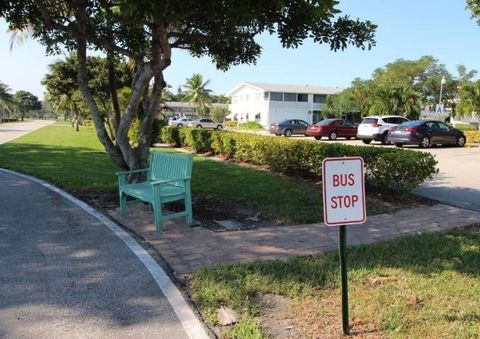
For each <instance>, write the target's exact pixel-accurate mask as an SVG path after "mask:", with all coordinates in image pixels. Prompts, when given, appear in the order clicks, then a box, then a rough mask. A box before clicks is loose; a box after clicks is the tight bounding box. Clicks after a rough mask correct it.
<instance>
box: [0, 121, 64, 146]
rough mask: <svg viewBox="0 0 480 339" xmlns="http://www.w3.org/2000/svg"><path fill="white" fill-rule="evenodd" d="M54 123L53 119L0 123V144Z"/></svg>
mask: <svg viewBox="0 0 480 339" xmlns="http://www.w3.org/2000/svg"><path fill="white" fill-rule="evenodd" d="M54 123H55V121H53V120H33V121H24V122H12V123H4V124H0V145H1V144H4V143H7V142H9V141H12V140H14V139H16V138H19V137H21V136H24V135H26V134H28V133H30V132H33V131H35V130H37V129H40V128H42V127H45V126H48V125H52V124H54Z"/></svg>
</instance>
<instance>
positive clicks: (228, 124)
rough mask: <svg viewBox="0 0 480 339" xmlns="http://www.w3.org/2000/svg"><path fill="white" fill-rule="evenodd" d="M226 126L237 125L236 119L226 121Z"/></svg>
mask: <svg viewBox="0 0 480 339" xmlns="http://www.w3.org/2000/svg"><path fill="white" fill-rule="evenodd" d="M225 127H237V122H236V121H235V120H228V121H225Z"/></svg>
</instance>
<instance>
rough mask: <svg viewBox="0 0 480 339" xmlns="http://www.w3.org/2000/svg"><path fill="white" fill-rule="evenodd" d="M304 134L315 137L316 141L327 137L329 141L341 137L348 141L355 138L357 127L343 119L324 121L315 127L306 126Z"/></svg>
mask: <svg viewBox="0 0 480 339" xmlns="http://www.w3.org/2000/svg"><path fill="white" fill-rule="evenodd" d="M305 134H306V135H309V136H312V137H315V139H317V140H320V139H321V138H322V137H328V139H330V140H336V139H337V138H338V137H341V138H342V137H343V138H347V140H348V139H351V138H355V137H356V136H357V126H356V125H354V124H353V123H351V122H350V121H347V120H343V119H325V120H322V121H320V122H317V123H316V124H315V125H308V127H307V132H306V133H305Z"/></svg>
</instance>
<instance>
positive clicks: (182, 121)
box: [167, 117, 190, 127]
mask: <svg viewBox="0 0 480 339" xmlns="http://www.w3.org/2000/svg"><path fill="white" fill-rule="evenodd" d="M189 122H190V119H189V118H177V117H171V118H168V120H167V123H168V126H176V127H183V126H187V125H188V123H189Z"/></svg>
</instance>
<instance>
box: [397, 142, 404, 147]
mask: <svg viewBox="0 0 480 339" xmlns="http://www.w3.org/2000/svg"><path fill="white" fill-rule="evenodd" d="M395 146H397V147H402V146H403V144H402V143H401V142H396V143H395Z"/></svg>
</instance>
